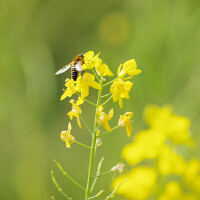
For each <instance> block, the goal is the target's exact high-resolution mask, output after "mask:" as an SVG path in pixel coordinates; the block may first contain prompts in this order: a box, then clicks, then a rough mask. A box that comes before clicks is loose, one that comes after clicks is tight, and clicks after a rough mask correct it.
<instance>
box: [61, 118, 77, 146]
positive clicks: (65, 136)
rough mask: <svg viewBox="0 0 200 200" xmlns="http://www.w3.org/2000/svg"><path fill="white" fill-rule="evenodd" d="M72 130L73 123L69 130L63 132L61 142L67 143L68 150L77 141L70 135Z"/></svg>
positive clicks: (69, 125)
mask: <svg viewBox="0 0 200 200" xmlns="http://www.w3.org/2000/svg"><path fill="white" fill-rule="evenodd" d="M71 129H72V126H71V123H70V122H69V124H68V130H67V131H62V132H61V135H60V138H61V140H63V141H65V143H66V147H67V148H70V143H71V144H72V143H73V142H74V140H75V138H74V137H73V136H72V135H71V134H70V132H71Z"/></svg>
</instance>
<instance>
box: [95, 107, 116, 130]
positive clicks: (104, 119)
mask: <svg viewBox="0 0 200 200" xmlns="http://www.w3.org/2000/svg"><path fill="white" fill-rule="evenodd" d="M97 115H98V116H99V117H98V118H97V122H98V124H100V125H103V127H104V128H105V129H106V130H107V131H108V132H112V131H111V128H110V126H109V124H108V120H110V119H111V118H112V117H113V109H111V110H110V112H109V114H106V113H104V112H103V106H102V105H100V106H99V107H98V108H97Z"/></svg>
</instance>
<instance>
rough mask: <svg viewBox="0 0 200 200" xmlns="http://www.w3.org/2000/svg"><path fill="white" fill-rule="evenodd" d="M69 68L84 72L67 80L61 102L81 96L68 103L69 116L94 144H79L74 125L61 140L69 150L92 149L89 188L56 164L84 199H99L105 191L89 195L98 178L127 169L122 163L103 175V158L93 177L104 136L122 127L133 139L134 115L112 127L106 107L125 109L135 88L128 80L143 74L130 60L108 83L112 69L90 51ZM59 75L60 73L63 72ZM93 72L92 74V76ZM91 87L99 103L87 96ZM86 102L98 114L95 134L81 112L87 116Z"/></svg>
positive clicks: (121, 66)
mask: <svg viewBox="0 0 200 200" xmlns="http://www.w3.org/2000/svg"><path fill="white" fill-rule="evenodd" d="M82 59H83V60H82ZM77 65H78V67H77ZM70 66H72V67H73V68H72V69H73V72H74V70H77V68H78V69H81V67H82V72H81V73H79V72H78V71H79V70H77V72H75V74H77V75H78V73H79V75H78V77H76V78H73V79H66V81H65V86H66V89H65V90H64V93H63V95H62V96H61V100H63V99H65V98H66V97H72V95H74V94H75V95H77V96H78V99H77V100H74V99H71V100H70V101H69V102H70V103H71V105H72V109H71V111H69V112H68V114H67V115H68V116H69V118H70V120H73V118H76V119H77V124H78V126H79V127H80V128H82V125H83V124H84V125H85V127H86V129H87V130H88V132H89V133H90V134H91V137H92V144H91V146H87V145H85V144H82V143H80V142H78V141H76V140H75V137H74V136H72V135H71V129H72V126H71V123H70V122H69V125H68V130H67V131H62V132H61V139H62V140H63V141H64V142H65V144H66V147H67V148H70V147H71V144H72V143H73V142H74V143H76V144H79V145H81V146H83V147H86V148H88V149H90V151H91V152H90V164H89V172H88V182H87V188H86V189H85V188H83V187H82V186H80V185H79V184H78V183H77V182H76V181H74V180H73V179H72V178H71V177H70V176H69V175H68V174H67V173H66V172H65V171H64V170H63V168H62V167H61V166H60V164H58V163H56V164H57V165H58V167H59V169H60V170H61V171H62V173H63V174H64V175H66V176H67V177H68V178H69V179H71V180H72V181H73V182H74V183H75V184H76V185H77V186H79V187H80V188H81V189H82V190H84V192H85V199H86V200H88V199H92V198H95V197H98V196H99V195H101V193H102V192H103V191H102V190H101V191H100V192H99V193H98V194H96V195H95V196H93V197H91V195H90V194H91V191H92V189H93V187H94V184H95V182H96V179H97V177H98V176H102V175H105V174H108V173H114V175H115V171H118V172H119V173H122V170H123V167H124V163H122V162H123V161H122V162H120V163H118V164H117V165H116V166H114V167H112V168H111V170H109V171H107V172H105V173H103V174H99V172H100V167H101V164H102V161H103V159H102V160H101V161H100V163H99V166H98V170H97V175H96V176H93V174H92V168H93V161H94V156H95V153H96V150H97V147H98V146H100V145H101V144H102V139H101V137H102V136H103V135H105V134H108V133H110V132H112V131H114V130H115V129H117V128H119V127H126V132H127V135H128V137H130V136H131V132H132V126H131V122H132V121H131V118H132V116H133V113H132V112H126V113H125V114H124V115H120V117H119V120H118V124H117V123H116V126H115V127H114V128H111V127H110V125H109V121H110V120H111V119H112V118H113V115H114V110H113V109H110V111H108V112H106V111H104V105H105V104H106V103H108V102H109V101H110V100H111V99H112V100H113V102H117V101H118V102H119V107H120V108H122V107H123V98H125V99H129V98H130V97H129V92H130V90H131V88H132V86H133V83H132V82H131V81H128V79H131V78H132V77H133V76H134V75H137V74H139V73H141V70H139V69H137V65H136V62H135V60H134V59H133V60H129V61H127V62H125V63H124V64H121V65H120V66H119V68H118V71H117V78H115V79H113V80H112V81H110V82H108V83H106V79H105V76H114V75H113V73H112V72H111V70H110V69H109V67H108V66H107V65H106V64H105V63H103V61H102V60H101V59H100V58H99V54H97V55H94V52H92V51H89V52H87V53H86V54H84V55H82V54H80V55H78V56H77V57H76V58H75V59H74V60H73V61H72V63H71V64H70ZM67 67H69V65H67ZM76 67H77V68H76ZM61 71H65V68H64V70H62V69H61ZM58 72H60V70H59V71H58ZM90 72H92V73H90ZM56 74H59V73H56ZM103 83H104V84H103ZM106 86H110V93H109V94H105V95H103V96H102V93H103V88H104V87H106ZM91 87H92V88H93V89H96V90H98V98H97V103H96V104H95V103H93V102H91V101H89V100H87V97H88V95H89V93H90V88H91ZM105 97H107V99H106V100H105V101H104V102H103V103H101V101H102V100H103V99H105ZM85 102H86V103H89V104H90V105H92V106H95V112H96V113H95V115H94V119H95V121H94V130H92V131H91V129H90V128H89V126H88V125H87V124H86V122H85V121H84V118H83V117H82V113H84V112H82V109H81V105H82V104H83V103H85ZM101 125H102V126H103V128H104V129H105V130H104V132H103V133H101V131H100V130H99V129H101V127H100V126H101ZM92 178H95V180H94V181H92ZM52 179H53V182H54V184H55V185H56V187H57V188H58V189H59V191H61V192H62V193H63V194H64V195H65V197H66V198H67V199H71V198H69V197H68V196H67V195H66V194H65V193H64V192H63V191H62V190H61V188H60V187H59V185H58V184H57V182H56V181H55V177H54V176H53V173H52ZM124 181H125V180H123V181H122V182H121V183H120V184H118V186H117V187H116V188H115V189H114V191H113V192H112V193H111V194H110V195H109V196H107V198H106V199H109V198H111V197H112V196H113V194H114V192H115V191H116V190H117V188H118V187H119V186H120V185H121V184H122V183H123V182H124ZM92 182H93V184H92Z"/></svg>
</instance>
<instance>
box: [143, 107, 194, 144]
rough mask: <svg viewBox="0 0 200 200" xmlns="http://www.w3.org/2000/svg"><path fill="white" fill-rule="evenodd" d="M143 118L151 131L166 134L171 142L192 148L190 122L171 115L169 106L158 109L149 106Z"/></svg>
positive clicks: (171, 110) (184, 118)
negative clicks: (154, 130)
mask: <svg viewBox="0 0 200 200" xmlns="http://www.w3.org/2000/svg"><path fill="white" fill-rule="evenodd" d="M144 118H145V121H146V122H147V123H148V124H149V125H150V127H151V128H152V129H156V130H158V131H160V132H161V133H163V134H166V135H167V137H168V138H169V139H170V140H171V141H172V142H174V143H177V144H186V145H188V146H194V141H193V139H192V138H191V136H190V135H191V134H190V131H189V127H190V120H189V119H188V118H186V117H182V116H178V115H175V114H173V109H172V107H171V106H169V105H167V106H164V107H162V108H160V107H158V106H155V105H149V106H147V107H146V108H145V110H144Z"/></svg>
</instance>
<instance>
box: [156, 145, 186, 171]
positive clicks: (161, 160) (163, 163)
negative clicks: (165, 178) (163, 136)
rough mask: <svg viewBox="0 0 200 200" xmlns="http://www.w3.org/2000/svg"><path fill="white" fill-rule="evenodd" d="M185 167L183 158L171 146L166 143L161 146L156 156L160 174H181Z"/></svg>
mask: <svg viewBox="0 0 200 200" xmlns="http://www.w3.org/2000/svg"><path fill="white" fill-rule="evenodd" d="M186 167H187V164H186V162H185V160H184V159H183V158H182V157H181V156H180V155H178V154H177V153H176V152H174V151H173V150H172V149H171V147H169V146H167V145H164V146H162V148H161V149H160V152H159V156H158V170H159V172H160V174H162V175H167V174H176V175H183V174H184V173H185V170H186Z"/></svg>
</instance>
